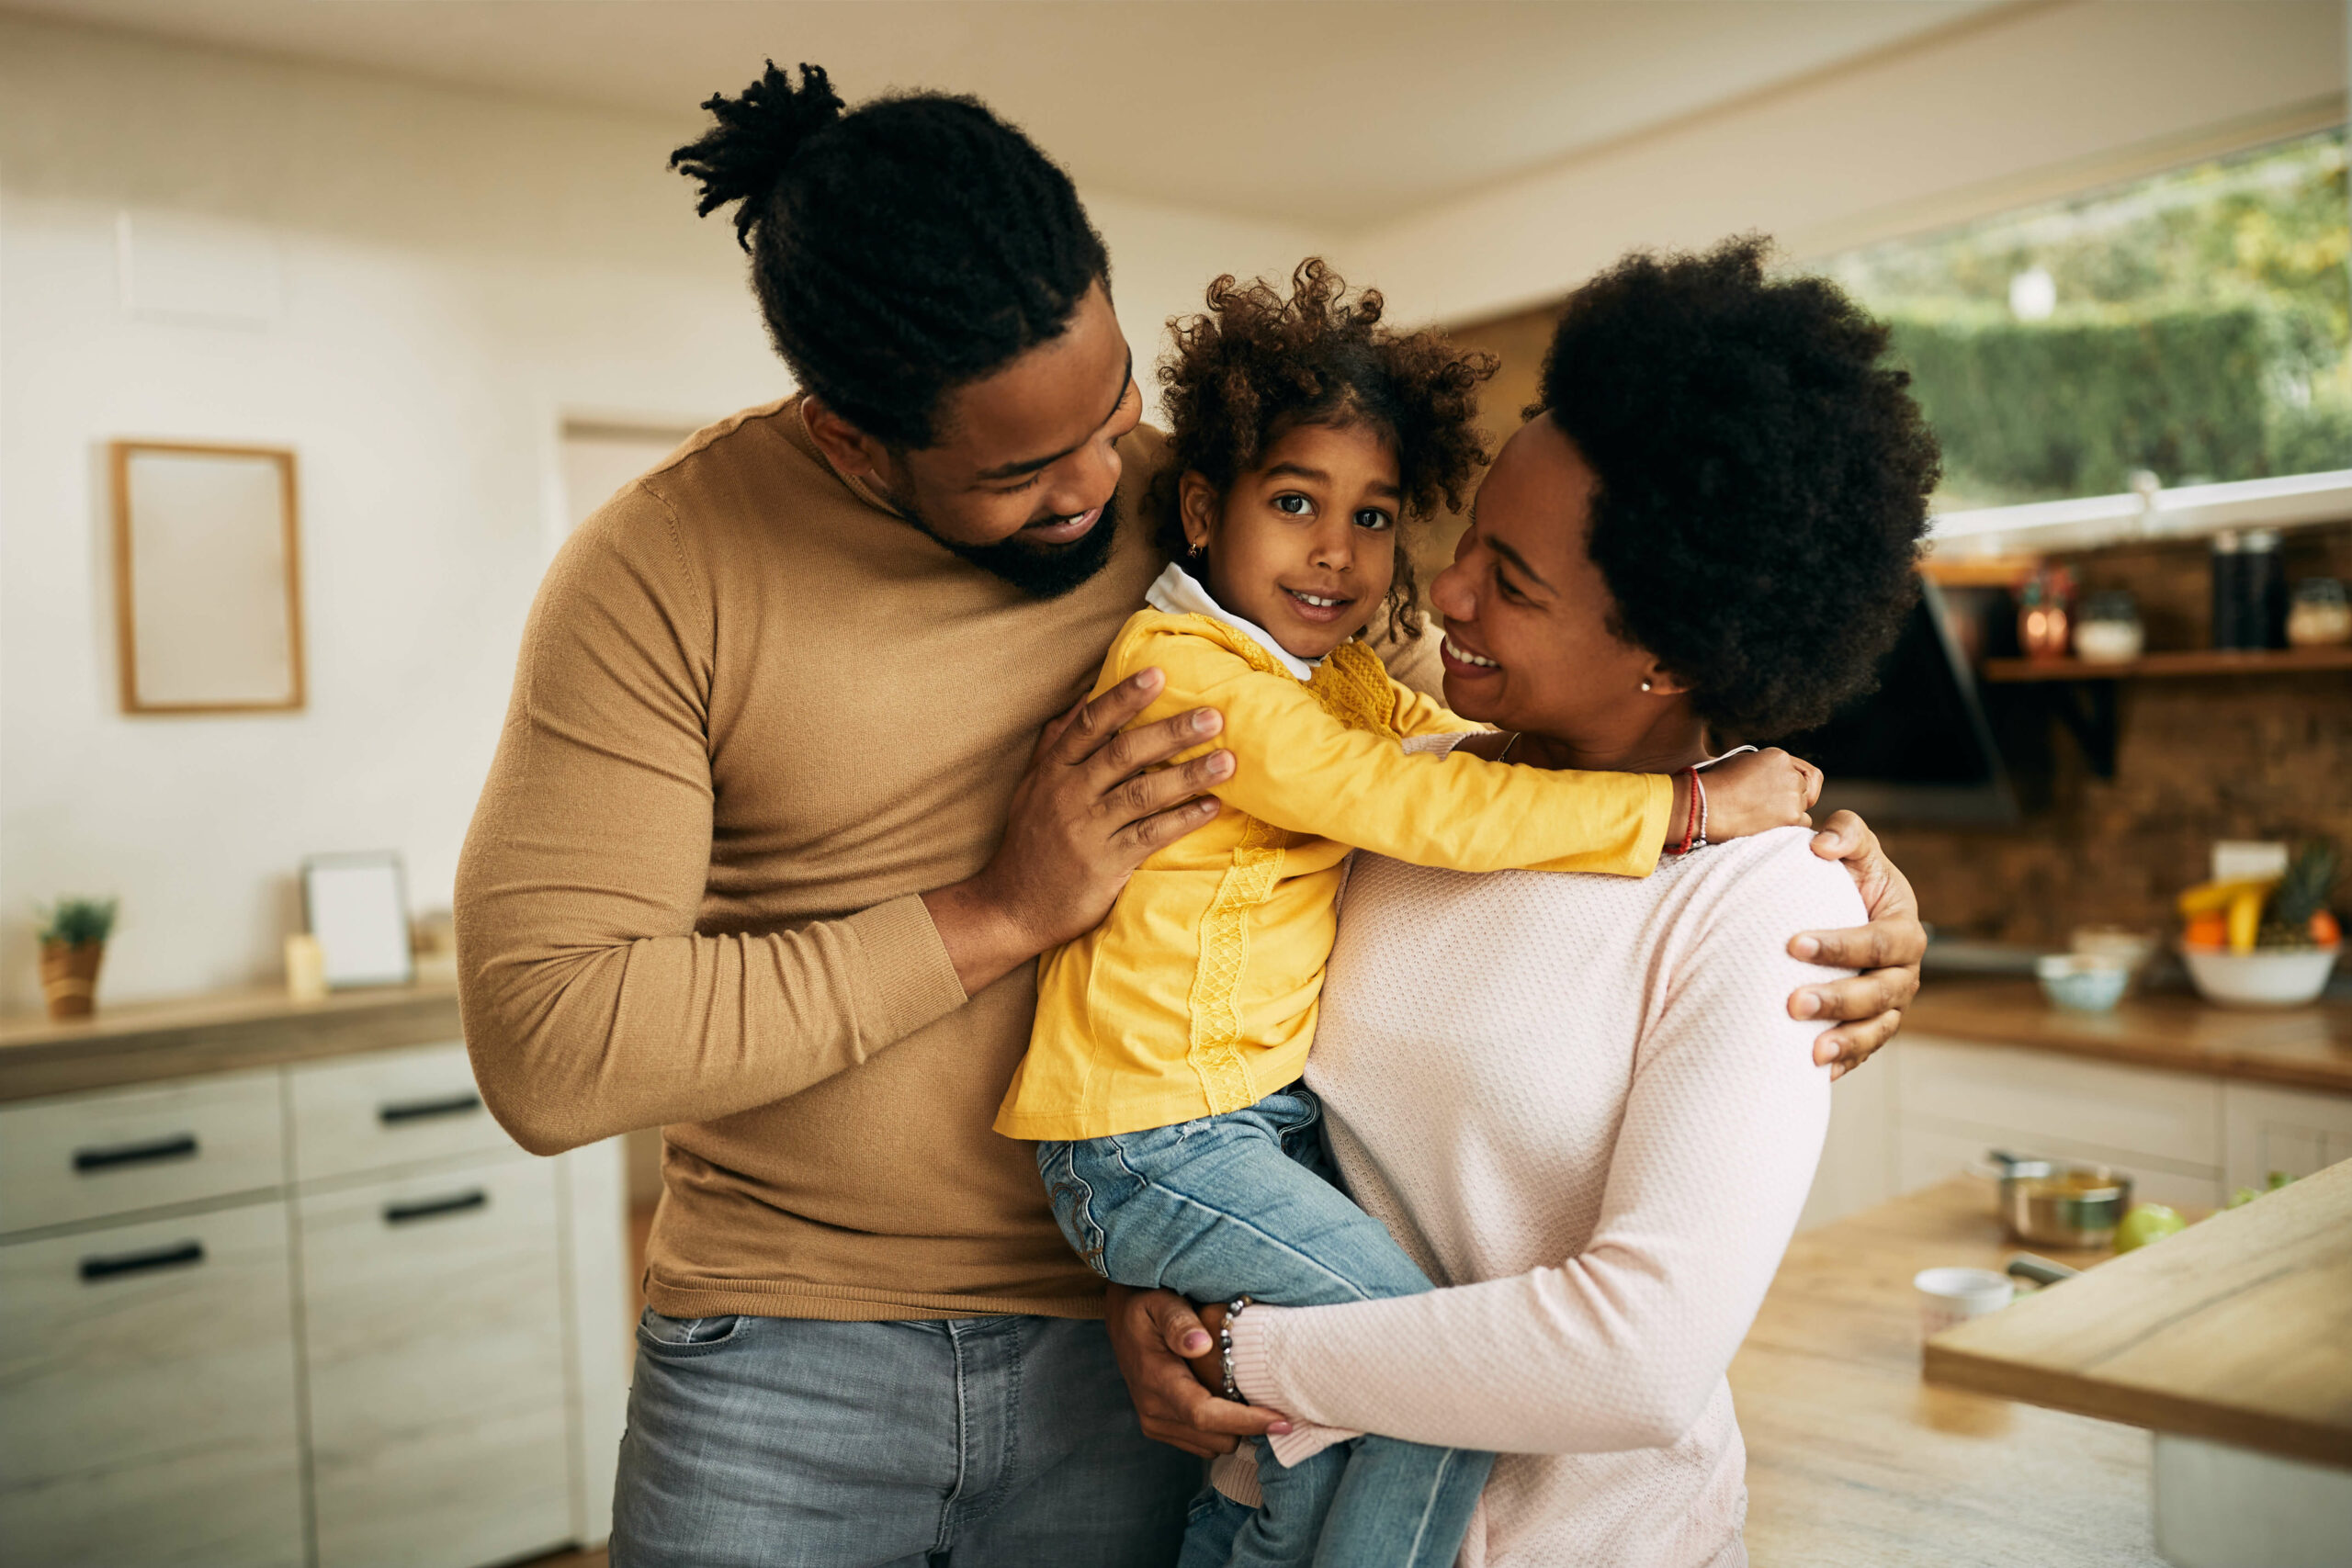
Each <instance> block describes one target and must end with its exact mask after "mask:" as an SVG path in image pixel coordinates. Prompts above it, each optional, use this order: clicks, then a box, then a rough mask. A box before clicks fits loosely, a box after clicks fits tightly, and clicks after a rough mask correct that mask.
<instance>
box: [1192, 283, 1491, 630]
mask: <svg viewBox="0 0 2352 1568" xmlns="http://www.w3.org/2000/svg"><path fill="white" fill-rule="evenodd" d="M1383 310H1385V302H1384V301H1383V300H1382V299H1381V297H1380V293H1379V291H1378V290H1376V289H1371V288H1367V289H1364V290H1363V291H1362V292H1360V293H1358V294H1357V295H1356V296H1355V297H1354V298H1353V299H1350V298H1349V297H1348V292H1347V284H1346V283H1345V281H1343V280H1342V279H1341V278H1340V275H1339V274H1337V273H1335V272H1333V271H1332V270H1331V269H1330V267H1329V266H1328V265H1325V264H1324V262H1323V261H1322V260H1321V258H1319V257H1315V256H1309V257H1308V258H1307V259H1306V260H1305V261H1303V262H1301V263H1299V264H1298V268H1297V270H1296V271H1295V272H1294V273H1292V274H1291V291H1290V298H1289V299H1283V296H1282V294H1281V293H1280V292H1279V291H1278V290H1277V289H1276V288H1274V287H1273V286H1272V284H1270V283H1268V282H1267V281H1266V280H1265V279H1263V278H1259V279H1257V280H1256V281H1254V282H1251V283H1248V284H1241V283H1238V282H1236V281H1235V280H1234V278H1233V276H1231V275H1230V274H1227V276H1223V277H1220V278H1218V279H1217V280H1216V282H1215V283H1212V284H1210V285H1209V289H1208V310H1207V312H1206V313H1205V314H1203V315H1198V316H1179V317H1175V318H1172V319H1171V320H1170V321H1169V323H1168V329H1169V332H1170V334H1171V335H1172V336H1173V337H1174V339H1175V349H1174V351H1173V352H1172V353H1171V354H1170V355H1169V356H1168V357H1167V358H1165V359H1163V360H1161V361H1160V364H1159V385H1160V388H1161V390H1162V401H1163V403H1164V405H1165V407H1166V409H1167V412H1168V419H1169V423H1170V446H1171V448H1172V452H1171V456H1172V457H1173V458H1174V461H1172V462H1171V463H1170V464H1169V466H1168V468H1167V469H1166V470H1165V471H1163V472H1162V473H1161V475H1160V477H1159V482H1158V483H1157V484H1156V485H1155V486H1154V487H1153V490H1152V495H1151V505H1152V506H1153V507H1154V509H1155V510H1156V512H1157V513H1158V515H1159V531H1160V541H1161V545H1162V547H1164V548H1165V549H1166V550H1167V551H1168V553H1169V555H1170V557H1171V558H1181V557H1182V555H1183V553H1184V549H1185V542H1184V528H1183V524H1182V520H1181V519H1180V518H1179V517H1178V515H1177V506H1176V494H1177V491H1176V481H1177V479H1178V477H1179V476H1181V475H1182V474H1183V473H1184V472H1185V471H1187V470H1188V469H1189V470H1191V471H1193V472H1196V473H1198V474H1199V475H1201V477H1202V478H1204V479H1207V480H1208V481H1209V483H1211V484H1212V485H1214V486H1216V489H1217V490H1218V491H1220V492H1222V491H1227V490H1229V489H1230V488H1231V487H1232V485H1233V483H1234V481H1235V480H1236V479H1239V478H1240V477H1241V476H1242V475H1243V474H1245V473H1247V472H1248V471H1249V470H1250V468H1252V467H1254V466H1255V465H1256V464H1257V462H1258V461H1259V459H1260V458H1261V456H1262V455H1263V454H1264V452H1265V450H1266V448H1267V447H1268V446H1272V444H1273V443H1274V442H1276V441H1278V440H1280V439H1281V438H1282V436H1283V434H1285V433H1287V432H1288V431H1290V430H1292V429H1294V428H1295V427H1296V426H1298V425H1302V424H1340V425H1344V424H1355V423H1363V424H1366V425H1369V426H1371V427H1372V428H1374V429H1375V430H1377V431H1379V432H1380V434H1383V435H1385V436H1386V437H1387V438H1388V440H1389V441H1390V442H1392V443H1393V444H1394V445H1395V446H1396V448H1397V485H1398V488H1399V489H1400V490H1402V491H1404V502H1405V503H1404V513H1405V515H1404V517H1403V518H1400V519H1399V527H1398V529H1397V546H1398V547H1397V576H1396V580H1395V581H1394V582H1393V583H1392V584H1391V586H1390V588H1389V591H1388V602H1387V608H1388V626H1389V631H1390V633H1391V635H1399V634H1403V633H1408V632H1410V633H1419V631H1420V629H1421V612H1420V607H1419V588H1418V584H1417V583H1416V582H1415V581H1414V573H1413V563H1412V558H1411V556H1410V555H1409V554H1408V553H1407V552H1406V550H1405V549H1404V547H1403V541H1404V528H1403V524H1404V523H1405V522H1406V521H1408V520H1412V521H1418V520H1420V519H1424V518H1426V517H1428V516H1429V515H1430V513H1433V512H1435V511H1436V510H1437V505H1438V502H1439V501H1440V500H1441V499H1442V500H1443V502H1444V503H1445V504H1446V506H1447V507H1448V508H1450V509H1452V510H1453V511H1457V512H1458V511H1460V510H1461V508H1462V502H1463V497H1464V493H1465V492H1466V491H1467V489H1468V486H1469V482H1470V480H1471V479H1472V477H1473V476H1475V475H1476V473H1477V471H1478V470H1479V468H1482V467H1483V466H1485V464H1486V462H1487V444H1486V440H1485V437H1483V436H1482V435H1480V434H1479V433H1478V429H1477V425H1476V423H1475V422H1476V418H1477V412H1478V398H1477V389H1478V384H1479V383H1480V382H1482V381H1484V380H1486V379H1487V378H1488V377H1490V376H1492V375H1493V374H1494V373H1495V367H1496V364H1497V361H1496V359H1495V356H1494V355H1491V354H1485V353H1473V354H1457V353H1456V352H1454V349H1453V344H1450V343H1448V342H1447V341H1446V338H1445V334H1444V333H1440V332H1437V331H1434V330H1431V331H1425V332H1418V333H1400V332H1397V331H1396V330H1395V329H1393V328H1390V327H1385V326H1383V325H1381V323H1380V318H1381V313H1382V311H1383Z"/></svg>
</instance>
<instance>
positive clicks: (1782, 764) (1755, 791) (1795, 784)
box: [1666, 746, 1821, 844]
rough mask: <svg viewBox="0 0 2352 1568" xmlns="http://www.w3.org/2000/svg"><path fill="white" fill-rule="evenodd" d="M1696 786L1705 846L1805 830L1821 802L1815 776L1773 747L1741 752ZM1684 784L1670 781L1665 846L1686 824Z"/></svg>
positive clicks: (1688, 809)
mask: <svg viewBox="0 0 2352 1568" xmlns="http://www.w3.org/2000/svg"><path fill="white" fill-rule="evenodd" d="M1702 784H1704V786H1705V788H1706V791H1707V823H1706V827H1707V841H1708V842H1709V843H1720V842H1722V841H1723V840H1725V839H1745V838H1747V837H1748V836H1749V835H1750V834H1753V833H1762V832H1765V831H1768V830H1769V829H1774V828H1794V827H1797V826H1799V825H1803V826H1804V827H1807V828H1810V827H1812V826H1813V818H1811V817H1808V816H1807V815H1805V814H1806V813H1807V812H1809V811H1811V810H1812V809H1813V803H1814V802H1815V801H1816V800H1819V799H1820V798H1821V770H1820V769H1819V768H1816V767H1815V766H1814V765H1813V764H1812V763H1811V762H1808V761H1805V760H1804V758H1802V757H1792V756H1790V755H1789V754H1788V753H1787V752H1786V751H1783V750H1781V749H1780V748H1779V747H1778V746H1768V747H1766V748H1765V749H1764V750H1761V751H1746V752H1742V753H1741V754H1740V755H1738V756H1736V757H1732V758H1727V759H1726V760H1724V761H1721V762H1718V763H1716V764H1715V765H1714V766H1713V767H1712V768H1709V769H1707V770H1706V772H1705V773H1704V774H1702ZM1690 787H1691V781H1690V780H1689V779H1687V778H1685V777H1684V776H1683V775H1682V774H1680V773H1677V774H1675V775H1674V810H1673V812H1672V813H1671V814H1670V815H1669V817H1668V821H1667V824H1666V841H1667V842H1668V844H1679V843H1680V842H1681V841H1682V833H1683V829H1684V828H1685V827H1686V826H1687V825H1688V823H1689V821H1690V812H1691V796H1690V795H1689V794H1688V793H1687V792H1688V791H1689V789H1690Z"/></svg>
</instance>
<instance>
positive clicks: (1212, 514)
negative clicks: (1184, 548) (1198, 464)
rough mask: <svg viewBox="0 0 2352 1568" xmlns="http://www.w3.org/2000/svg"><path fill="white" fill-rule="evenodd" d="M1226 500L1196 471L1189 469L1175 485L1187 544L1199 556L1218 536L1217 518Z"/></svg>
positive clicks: (1177, 503) (1178, 514) (1177, 505)
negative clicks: (1222, 503)
mask: <svg viewBox="0 0 2352 1568" xmlns="http://www.w3.org/2000/svg"><path fill="white" fill-rule="evenodd" d="M1222 500H1223V498H1222V497H1220V496H1219V495H1218V494H1217V492H1216V486H1215V485H1213V484H1211V483H1209V481H1208V479H1207V476H1205V475H1204V474H1202V473H1201V472H1199V471H1198V470H1197V469H1193V468H1187V469H1185V470H1184V474H1183V477H1182V479H1178V480H1177V481H1176V516H1177V520H1178V521H1179V522H1181V523H1182V524H1183V525H1184V543H1186V544H1187V545H1190V546H1191V547H1193V550H1194V551H1195V552H1196V553H1197V552H1199V551H1201V550H1204V549H1206V548H1208V547H1209V541H1210V540H1211V539H1213V538H1214V537H1216V525H1217V520H1218V514H1219V513H1220V512H1221V510H1222V507H1221V505H1220V502H1221V501H1222Z"/></svg>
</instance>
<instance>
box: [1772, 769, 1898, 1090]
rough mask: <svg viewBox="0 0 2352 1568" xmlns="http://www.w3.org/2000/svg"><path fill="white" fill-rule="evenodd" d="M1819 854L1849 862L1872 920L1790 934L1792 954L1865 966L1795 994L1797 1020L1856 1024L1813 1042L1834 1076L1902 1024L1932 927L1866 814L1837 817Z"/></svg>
mask: <svg viewBox="0 0 2352 1568" xmlns="http://www.w3.org/2000/svg"><path fill="white" fill-rule="evenodd" d="M1813 852H1814V853H1815V854H1817V855H1819V856H1820V857H1821V858H1822V859H1824V860H1834V861H1841V862H1843V863H1845V866H1846V869H1847V870H1848V871H1849V872H1851V873H1852V874H1853V876H1854V886H1856V887H1858V888H1860V890H1861V895H1862V907H1863V908H1865V909H1867V910H1869V911H1870V917H1871V923H1870V924H1869V925H1866V926H1854V927H1850V928H1849V929H1847V930H1845V931H1800V932H1798V933H1797V934H1796V935H1795V936H1793V937H1792V938H1790V939H1789V953H1790V954H1791V956H1792V957H1796V958H1802V959H1804V960H1806V961H1807V962H1809V963H1814V964H1829V965H1831V966H1832V967H1835V968H1839V969H1859V970H1860V971H1861V973H1860V974H1859V975H1857V976H1854V977H1853V978H1852V979H1850V980H1832V981H1827V982H1825V983H1823V984H1821V985H1818V986H1806V987H1804V988H1802V989H1801V990H1799V991H1798V992H1797V993H1796V994H1795V995H1794V996H1792V997H1791V998H1789V1016H1790V1017H1791V1018H1836V1019H1845V1020H1848V1022H1847V1023H1845V1024H1843V1025H1841V1026H1840V1027H1838V1028H1837V1029H1832V1030H1828V1031H1826V1032H1824V1033H1823V1034H1822V1036H1821V1038H1820V1039H1819V1040H1817V1041H1815V1043H1814V1047H1813V1059H1814V1060H1815V1062H1817V1063H1826V1064H1829V1076H1830V1077H1832V1078H1838V1077H1844V1076H1845V1075H1846V1074H1847V1073H1849V1072H1851V1071H1852V1070H1853V1069H1854V1068H1856V1067H1859V1066H1861V1065H1862V1064H1863V1063H1864V1062H1867V1061H1869V1060H1870V1059H1871V1053H1873V1052H1875V1051H1876V1050H1877V1049H1878V1048H1879V1047H1880V1046H1882V1045H1883V1044H1885V1043H1887V1042H1888V1041H1889V1040H1891V1039H1893V1038H1894V1032H1895V1031H1896V1030H1898V1029H1900V1028H1902V1027H1903V1010H1904V1009H1905V1008H1907V1007H1909V1006H1910V1005H1911V998H1913V997H1915V996H1917V995H1918V994H1919V960H1920V958H1921V956H1922V955H1923V954H1925V953H1927V951H1928V930H1927V928H1926V927H1925V926H1922V925H1921V924H1920V923H1919V904H1918V900H1917V898H1915V897H1912V893H1911V884H1910V883H1909V882H1908V881H1907V880H1905V877H1904V875H1903V874H1902V873H1901V872H1899V871H1897V870H1896V869H1895V868H1894V862H1893V861H1891V860H1889V859H1887V858H1886V852H1884V851H1883V850H1881V849H1880V848H1879V847H1878V835H1877V834H1876V833H1873V832H1871V830H1870V827H1869V825H1868V824H1867V823H1865V822H1864V821H1863V820H1862V819H1861V818H1859V817H1857V816H1855V815H1854V814H1853V813H1852V812H1850V811H1840V812H1838V814H1837V815H1836V816H1835V817H1832V818H1830V819H1829V825H1828V826H1827V827H1826V828H1824V829H1822V830H1821V831H1820V832H1818V833H1815V835H1814V836H1813Z"/></svg>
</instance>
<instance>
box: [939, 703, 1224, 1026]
mask: <svg viewBox="0 0 2352 1568" xmlns="http://www.w3.org/2000/svg"><path fill="white" fill-rule="evenodd" d="M1167 683H1168V682H1167V677H1166V676H1164V675H1162V674H1161V673H1160V672H1159V671H1157V670H1145V671H1139V672H1137V673H1136V674H1135V675H1132V676H1130V677H1128V678H1127V679H1126V680H1125V681H1122V682H1119V683H1118V684H1117V685H1115V686H1114V687H1112V688H1111V689H1110V690H1109V691H1107V692H1105V693H1103V694H1102V695H1101V696H1099V697H1096V698H1095V699H1094V700H1093V701H1092V702H1080V703H1079V704H1078V705H1076V706H1074V707H1072V708H1071V709H1070V710H1069V712H1068V713H1066V714H1064V715H1062V716H1061V717H1059V718H1057V719H1056V720H1055V721H1054V722H1053V723H1051V724H1049V725H1047V726H1046V732H1045V734H1044V735H1043V736H1041V737H1039V739H1038V741H1037V750H1036V751H1035V753H1034V754H1033V755H1032V756H1031V757H1030V760H1029V772H1028V773H1025V774H1024V775H1023V777H1022V780H1021V784H1020V787H1019V788H1018V789H1016V790H1014V791H1013V795H1012V811H1011V812H1010V813H1008V814H1007V816H1006V818H1005V824H1004V839H1003V840H1002V841H1001V842H1000V843H999V844H998V845H997V850H996V853H995V854H994V855H992V856H990V857H989V863H988V864H987V865H986V866H984V867H982V868H981V870H980V873H979V874H978V875H977V876H974V877H971V878H970V879H968V880H967V881H964V882H959V883H957V884H956V885H955V886H952V887H943V888H940V889H939V890H937V891H936V892H932V893H926V894H924V895H923V896H922V897H923V903H924V905H925V906H926V907H927V908H929V909H930V910H931V918H932V923H933V925H935V926H937V927H938V928H939V940H940V942H941V943H942V944H943V945H944V946H945V947H946V949H947V956H948V958H949V959H950V961H952V962H953V963H954V964H955V965H956V978H957V979H958V980H960V981H962V982H963V985H964V994H965V995H966V996H972V995H974V994H976V993H977V992H978V991H979V990H981V989H982V988H983V987H987V986H989V985H990V984H991V983H993V982H994V981H995V980H997V979H998V978H999V977H1000V976H1002V975H1004V974H1005V973H1006V972H1007V971H1009V970H1011V969H1012V968H1014V967H1015V966H1016V965H1019V964H1025V963H1027V962H1028V961H1029V960H1030V959H1032V958H1035V957H1036V956H1037V954H1039V953H1043V952H1045V951H1046V949H1047V948H1049V947H1054V946H1057V945H1058V944H1059V943H1062V942H1068V941H1069V940H1070V939H1071V938H1072V937H1075V936H1079V935H1081V934H1083V933H1084V932H1087V931H1091V930H1093V929H1094V927H1095V926H1096V925H1098V924H1100V923H1101V921H1102V919H1103V916H1105V915H1107V914H1109V913H1110V912H1111V901H1112V900H1113V899H1114V898H1116V897H1118V896H1119V889H1120V888H1122V887H1124V886H1126V884H1127V878H1128V877H1130V876H1132V875H1134V874H1135V869H1136V867H1137V866H1139V865H1141V864H1142V863H1144V860H1145V858H1146V857H1147V856H1148V855H1149V854H1150V853H1151V852H1153V851H1154V850H1157V849H1159V848H1161V847H1162V846H1163V845H1166V844H1170V843H1173V842H1174V841H1175V840H1178V839H1181V838H1182V837H1183V836H1184V835H1185V834H1187V833H1189V832H1191V831H1192V830H1193V829H1195V828H1198V827H1200V826H1202V825H1203V824H1204V823H1206V822H1208V821H1209V820H1210V819H1211V818H1215V817H1216V814H1217V802H1216V798H1215V797H1214V796H1211V795H1209V794H1208V791H1209V790H1210V789H1211V788H1213V787H1214V786H1216V785H1217V784H1223V783H1224V782H1225V781H1226V780H1227V779H1228V778H1231V777H1232V776H1233V766H1234V762H1233V753H1232V752H1230V751H1226V750H1216V751H1210V752H1207V753H1205V754H1204V755H1202V756H1198V757H1195V758H1193V760H1192V761H1189V762H1186V763H1185V764H1184V765H1183V766H1182V767H1179V768H1159V764H1160V763H1162V762H1165V761H1168V760H1169V759H1170V757H1173V756H1176V755H1178V754H1179V753H1181V752H1184V751H1189V750H1192V749H1193V747H1195V746H1198V745H1200V744H1201V743H1202V742H1203V741H1204V740H1206V739H1209V738H1210V737H1211V736H1213V735H1215V734H1216V732H1217V731H1218V730H1220V729H1222V728H1224V727H1225V720H1224V717H1223V716H1222V715H1220V714H1218V713H1217V712H1216V709H1214V708H1194V709H1193V710H1192V711H1191V712H1190V713H1181V714H1178V715H1176V716H1174V717H1173V718H1164V719H1161V720H1159V722H1158V723H1156V724H1148V725H1144V726H1142V727H1141V728H1136V729H1133V730H1127V731H1125V732H1124V733H1122V731H1121V728H1120V727H1121V726H1123V725H1125V724H1126V723H1127V722H1128V721H1129V720H1131V719H1133V718H1134V717H1135V716H1136V715H1137V714H1139V713H1141V712H1143V711H1144V709H1146V708H1148V707H1149V706H1150V705H1151V701H1152V699H1153V698H1154V697H1156V696H1158V695H1159V690H1160V688H1161V687H1162V686H1164V685H1166V684H1167ZM1155 769H1157V770H1158V771H1156V772H1155V771H1154V770H1155Z"/></svg>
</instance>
